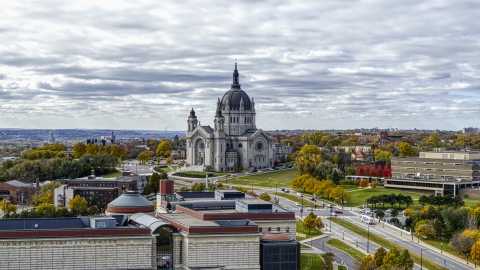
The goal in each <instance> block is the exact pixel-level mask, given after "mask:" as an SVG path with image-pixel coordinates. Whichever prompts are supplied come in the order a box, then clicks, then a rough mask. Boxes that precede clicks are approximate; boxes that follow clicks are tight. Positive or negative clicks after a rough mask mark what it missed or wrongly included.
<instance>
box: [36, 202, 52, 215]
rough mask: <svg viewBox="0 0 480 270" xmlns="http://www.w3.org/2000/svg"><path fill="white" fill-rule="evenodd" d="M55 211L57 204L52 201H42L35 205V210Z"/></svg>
mask: <svg viewBox="0 0 480 270" xmlns="http://www.w3.org/2000/svg"><path fill="white" fill-rule="evenodd" d="M45 211H46V212H48V211H55V206H54V205H53V204H52V203H41V204H39V205H37V207H35V212H37V213H38V212H45Z"/></svg>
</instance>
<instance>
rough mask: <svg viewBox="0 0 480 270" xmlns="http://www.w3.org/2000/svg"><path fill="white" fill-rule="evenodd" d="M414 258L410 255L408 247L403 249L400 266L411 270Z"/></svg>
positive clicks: (399, 260) (404, 269)
mask: <svg viewBox="0 0 480 270" xmlns="http://www.w3.org/2000/svg"><path fill="white" fill-rule="evenodd" d="M413 265H414V263H413V260H412V258H411V257H410V253H409V252H408V250H407V249H404V250H403V253H402V255H400V257H398V268H399V269H402V270H411V269H413Z"/></svg>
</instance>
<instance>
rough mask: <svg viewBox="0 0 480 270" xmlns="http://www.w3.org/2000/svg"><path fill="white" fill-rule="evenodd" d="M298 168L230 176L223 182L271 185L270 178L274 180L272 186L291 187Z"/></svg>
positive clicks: (260, 185) (229, 183)
mask: <svg viewBox="0 0 480 270" xmlns="http://www.w3.org/2000/svg"><path fill="white" fill-rule="evenodd" d="M297 174H298V172H297V170H296V169H285V170H277V171H269V172H263V173H252V174H250V175H245V176H240V177H234V178H228V179H227V180H222V182H224V183H227V184H228V185H249V186H251V185H252V183H253V185H254V186H259V187H270V179H271V180H272V188H275V187H276V186H278V187H279V188H280V190H281V189H282V187H288V188H289V189H290V187H291V185H292V181H293V179H294V178H295V176H297Z"/></svg>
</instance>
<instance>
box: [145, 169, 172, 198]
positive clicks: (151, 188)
mask: <svg viewBox="0 0 480 270" xmlns="http://www.w3.org/2000/svg"><path fill="white" fill-rule="evenodd" d="M167 178H168V175H167V173H165V172H164V171H162V172H161V173H160V174H159V173H157V172H154V173H153V174H152V175H151V176H150V178H149V179H148V183H147V184H146V185H145V187H144V188H143V193H145V194H150V193H156V192H158V191H159V190H160V180H162V179H167Z"/></svg>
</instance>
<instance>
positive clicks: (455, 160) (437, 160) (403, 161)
mask: <svg viewBox="0 0 480 270" xmlns="http://www.w3.org/2000/svg"><path fill="white" fill-rule="evenodd" d="M391 162H392V163H391V166H392V178H388V179H386V180H385V187H387V188H388V187H393V188H402V189H418V190H424V191H427V192H431V193H433V194H436V195H448V194H450V195H453V196H456V195H458V190H459V189H461V188H476V187H480V152H478V151H470V152H467V151H456V152H453V151H436V152H420V153H419V156H418V157H392V158H391Z"/></svg>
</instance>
